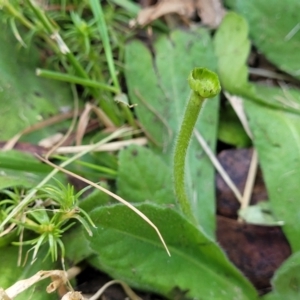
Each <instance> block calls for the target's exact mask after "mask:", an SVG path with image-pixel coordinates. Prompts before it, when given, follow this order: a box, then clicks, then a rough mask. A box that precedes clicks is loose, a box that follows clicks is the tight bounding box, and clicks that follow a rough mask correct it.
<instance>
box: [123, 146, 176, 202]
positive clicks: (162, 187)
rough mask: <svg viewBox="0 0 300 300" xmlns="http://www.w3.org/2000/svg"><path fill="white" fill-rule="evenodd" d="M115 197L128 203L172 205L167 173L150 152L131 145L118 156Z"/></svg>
mask: <svg viewBox="0 0 300 300" xmlns="http://www.w3.org/2000/svg"><path fill="white" fill-rule="evenodd" d="M119 165H120V166H119V171H118V181H117V185H118V195H120V196H121V197H123V198H124V199H126V200H127V201H129V202H145V201H151V202H152V203H157V204H164V203H166V204H167V203H175V196H174V192H173V182H172V175H171V170H170V168H168V166H167V165H166V163H165V162H164V161H163V160H162V159H161V158H160V157H159V156H158V155H155V154H154V153H153V152H152V151H151V150H149V149H146V148H143V147H140V146H136V145H132V146H130V147H128V148H126V149H124V150H122V151H121V152H120V154H119Z"/></svg>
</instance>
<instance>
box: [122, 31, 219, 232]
mask: <svg viewBox="0 0 300 300" xmlns="http://www.w3.org/2000/svg"><path fill="white" fill-rule="evenodd" d="M153 50H154V58H152V54H151V52H150V51H149V50H148V49H147V48H146V46H144V45H143V44H142V43H141V42H138V41H133V42H131V43H129V44H127V45H126V48H125V63H126V68H125V76H126V82H127V86H128V90H129V96H130V100H131V103H133V104H135V103H136V104H138V106H137V107H136V114H137V116H138V119H139V121H140V122H141V124H142V125H143V128H145V130H146V131H147V133H148V134H149V136H150V139H151V140H153V141H154V143H153V145H152V149H153V150H155V151H156V152H157V153H158V154H159V155H161V156H162V157H163V159H164V160H165V161H166V162H167V164H168V165H169V166H171V164H172V158H173V147H174V144H175V138H176V136H177V133H178V131H179V126H180V124H181V121H182V118H183V113H184V107H185V105H186V101H187V99H188V96H189V93H190V89H189V86H188V83H187V77H188V75H189V74H190V72H191V70H192V69H194V68H195V67H198V66H201V67H207V68H209V69H212V70H214V69H215V57H214V51H213V47H212V43H211V39H210V35H209V33H208V31H206V30H204V29H197V30H196V31H179V30H178V31H174V32H172V33H171V34H170V36H165V35H164V36H161V37H160V38H159V39H158V40H157V42H156V43H155V44H154V48H153ZM137 53H138V54H139V59H138V60H137V59H136V54H137ZM217 118H218V101H217V99H214V100H212V101H207V103H206V104H205V107H204V108H203V112H202V113H201V116H200V118H199V119H198V122H197V124H196V128H197V129H198V130H199V131H200V132H201V134H202V135H203V136H204V138H205V139H206V141H207V142H208V144H209V145H210V147H211V148H212V150H214V149H215V143H216V136H217V123H218V121H217ZM186 183H187V191H188V195H189V198H190V199H191V201H192V204H193V209H194V212H195V215H196V219H197V220H198V222H199V224H200V226H201V227H202V228H203V230H204V231H205V232H206V233H207V234H208V235H209V236H211V237H214V231H215V194H214V193H215V192H214V190H215V187H214V169H213V166H212V164H211V163H210V161H209V159H208V158H207V157H206V155H205V153H204V152H203V150H202V149H201V147H200V146H199V144H198V143H197V142H196V141H195V140H194V139H192V141H191V144H190V147H189V150H188V155H187V169H186Z"/></svg>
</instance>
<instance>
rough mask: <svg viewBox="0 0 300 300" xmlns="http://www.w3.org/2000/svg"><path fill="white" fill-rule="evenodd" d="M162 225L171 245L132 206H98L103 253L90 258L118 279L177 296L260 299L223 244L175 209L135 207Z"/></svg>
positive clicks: (95, 241)
mask: <svg viewBox="0 0 300 300" xmlns="http://www.w3.org/2000/svg"><path fill="white" fill-rule="evenodd" d="M136 207H137V208H138V209H139V210H140V211H141V212H143V213H144V214H145V215H147V217H149V218H150V219H151V221H152V222H153V223H154V224H155V225H157V227H158V228H159V230H160V231H161V233H162V235H163V237H164V238H165V240H166V243H167V245H168V247H169V249H170V252H171V257H169V256H168V255H167V253H166V251H165V250H164V248H163V246H162V244H161V242H160V240H159V239H158V237H157V235H156V233H155V232H154V230H153V229H152V228H151V227H150V226H149V225H148V224H147V223H146V222H145V221H143V220H142V219H141V218H140V217H139V216H137V215H136V214H135V213H134V212H132V211H131V210H129V209H128V208H127V207H125V206H123V205H120V204H117V205H115V206H110V207H108V208H105V207H102V208H98V209H96V210H94V211H93V212H92V213H91V217H92V219H93V221H94V222H95V225H96V226H97V229H95V230H94V236H93V237H92V238H89V240H90V245H91V247H92V249H93V250H94V251H96V252H97V253H98V254H99V255H98V256H97V257H93V258H92V259H91V260H90V262H91V263H92V264H93V265H94V266H96V267H97V268H101V269H102V270H104V271H105V272H107V273H109V274H110V275H112V276H113V277H115V278H119V279H124V280H126V282H127V283H129V284H131V285H133V286H135V287H138V288H141V289H144V290H151V291H152V292H158V293H160V294H163V295H164V296H166V297H168V298H169V299H176V292H181V293H183V294H184V297H183V298H181V299H195V300H197V299H199V300H200V299H206V300H208V299H220V300H221V299H224V300H225V299H256V291H255V289H254V288H253V287H252V286H251V284H250V283H249V282H248V281H247V280H246V279H245V278H244V277H243V275H242V274H241V273H240V272H239V271H238V270H237V269H236V268H235V267H234V266H233V265H232V264H231V263H230V262H229V261H228V260H227V258H226V256H225V254H224V253H223V252H222V251H221V250H220V248H219V247H218V246H217V244H215V243H214V242H212V241H211V240H210V239H208V238H207V237H206V236H205V235H204V234H202V233H201V232H200V231H199V230H198V228H196V227H195V226H194V225H192V224H191V223H189V222H188V221H187V220H186V219H185V218H184V217H182V216H181V215H180V214H179V213H177V212H176V211H174V210H173V209H170V208H160V207H158V206H156V205H153V204H141V205H137V206H136Z"/></svg>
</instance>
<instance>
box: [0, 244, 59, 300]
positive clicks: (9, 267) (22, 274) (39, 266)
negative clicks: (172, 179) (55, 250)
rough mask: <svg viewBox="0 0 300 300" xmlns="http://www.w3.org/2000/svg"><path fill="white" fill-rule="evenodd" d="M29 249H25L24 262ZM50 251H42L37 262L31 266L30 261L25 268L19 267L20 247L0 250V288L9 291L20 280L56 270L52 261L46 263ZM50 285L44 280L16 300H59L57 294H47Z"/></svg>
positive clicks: (44, 249) (48, 281)
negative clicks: (46, 256)
mask: <svg viewBox="0 0 300 300" xmlns="http://www.w3.org/2000/svg"><path fill="white" fill-rule="evenodd" d="M28 249H29V248H28V247H23V249H22V250H23V252H22V253H23V257H22V258H23V260H22V263H23V262H24V256H25V254H26V251H27V250H28ZM47 251H48V249H46V248H45V247H43V249H42V250H40V253H39V255H38V257H37V260H36V261H35V262H34V263H33V264H31V261H30V259H29V260H27V263H26V264H25V266H18V257H19V255H20V252H19V247H17V246H8V247H4V248H0V255H1V272H0V287H1V288H4V289H7V288H8V287H10V286H12V285H13V284H14V283H16V282H17V281H19V280H22V279H27V278H29V277H31V276H33V275H34V274H36V273H37V272H39V271H41V270H55V269H57V268H58V265H57V264H53V263H52V262H51V259H50V258H49V259H46V260H45V261H43V260H44V258H45V253H46V252H47ZM49 284H50V280H49V279H45V280H42V281H40V282H38V283H37V284H35V285H33V286H32V287H30V288H29V289H27V290H26V291H24V292H22V293H20V294H19V295H18V296H17V297H16V298H14V299H16V300H28V299H35V300H55V299H57V294H56V293H52V294H48V293H47V292H46V287H47V286H48V285H49Z"/></svg>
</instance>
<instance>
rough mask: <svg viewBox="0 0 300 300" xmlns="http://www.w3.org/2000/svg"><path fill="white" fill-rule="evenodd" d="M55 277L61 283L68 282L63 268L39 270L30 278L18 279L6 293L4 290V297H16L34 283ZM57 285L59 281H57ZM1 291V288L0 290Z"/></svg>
mask: <svg viewBox="0 0 300 300" xmlns="http://www.w3.org/2000/svg"><path fill="white" fill-rule="evenodd" d="M53 276H54V277H55V280H58V281H60V284H59V285H62V284H65V283H66V282H67V273H66V272H65V271H61V270H52V271H39V272H37V273H36V274H35V275H33V276H31V277H30V278H27V279H23V280H19V281H17V282H16V283H15V284H13V285H12V286H10V287H9V288H7V289H6V290H5V294H3V290H2V298H0V299H1V300H2V299H10V298H14V297H16V296H17V295H18V294H20V293H22V292H23V291H25V290H26V289H28V288H29V287H31V286H32V285H34V284H36V283H37V282H39V281H41V280H44V279H46V278H49V277H53ZM56 286H58V285H57V283H56ZM0 292H1V290H0Z"/></svg>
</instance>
